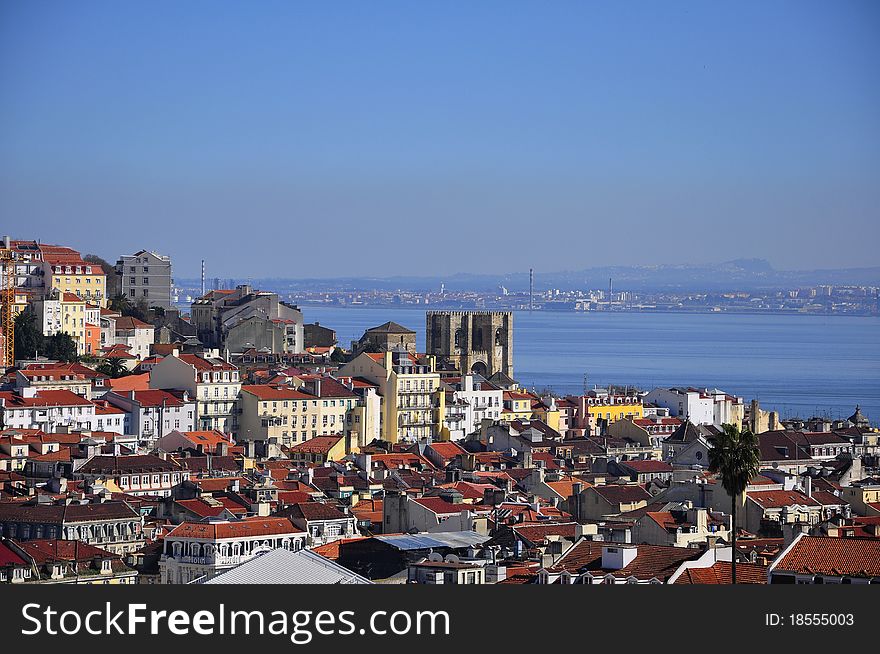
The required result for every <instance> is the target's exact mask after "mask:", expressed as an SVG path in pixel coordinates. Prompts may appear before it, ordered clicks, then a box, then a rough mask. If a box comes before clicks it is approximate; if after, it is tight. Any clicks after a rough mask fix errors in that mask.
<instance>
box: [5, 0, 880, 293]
mask: <svg viewBox="0 0 880 654" xmlns="http://www.w3.org/2000/svg"><path fill="white" fill-rule="evenodd" d="M48 8H51V10H48ZM878 33H880V5H878V4H877V3H875V2H868V1H864V2H859V1H849V2H841V3H827V2H786V1H777V2H746V3H737V4H735V5H729V6H722V5H718V4H709V3H696V2H693V3H676V4H674V5H668V4H663V5H660V4H656V3H647V2H644V3H633V4H626V5H619V4H614V5H604V4H600V3H583V2H577V3H574V2H572V3H566V2H562V3H554V4H553V5H550V6H548V5H539V4H534V3H521V2H513V3H503V4H502V3H492V2H488V3H481V4H479V5H475V6H467V7H464V6H462V7H456V8H451V7H448V6H439V5H437V6H432V5H424V4H419V5H411V4H408V3H398V2H383V3H376V4H372V5H370V6H369V8H367V7H365V6H363V5H359V4H357V3H340V4H335V5H333V6H329V5H317V4H316V5H306V4H293V3H284V2H263V3H259V4H258V5H254V4H249V3H242V2H211V3H207V2H196V1H194V2H188V3H170V2H157V3H150V4H133V3H132V4H127V3H126V4H121V3H110V2H95V1H91V2H89V1H86V2H78V3H65V2H47V3H39V4H35V3H30V2H15V1H10V2H5V3H3V5H2V7H0V82H2V84H3V89H4V98H5V101H4V103H3V105H2V106H0V149H2V152H3V153H4V154H3V156H2V157H0V222H2V225H3V228H2V230H0V231H2V232H3V233H9V234H10V235H12V236H13V237H15V238H20V239H30V238H39V239H42V240H43V241H45V242H58V243H63V244H66V245H70V246H71V247H75V248H78V249H81V250H82V251H83V252H84V253H86V252H91V251H95V252H94V253H95V254H98V255H100V256H102V257H104V258H106V259H107V260H108V261H110V262H111V263H113V262H115V260H116V258H117V257H119V256H120V255H124V254H131V253H132V252H134V251H136V250H137V249H140V248H148V249H152V250H155V251H157V252H159V253H161V254H166V255H170V256H171V257H172V259H173V261H174V274H175V276H176V277H181V278H194V277H197V276H198V275H199V264H200V260H201V259H202V258H205V259H207V260H208V261H209V278H213V277H214V276H221V277H223V278H230V277H231V278H241V279H245V278H261V277H324V278H326V277H340V276H351V275H366V276H377V277H387V276H394V275H397V274H419V275H426V276H427V275H440V276H443V275H452V274H454V273H456V272H459V271H460V272H468V273H476V274H480V273H499V272H516V271H520V270H523V269H524V270H527V269H528V267H530V266H532V267H534V268H535V269H536V270H541V271H561V270H579V269H583V268H590V267H598V266H605V265H643V264H663V263H676V262H683V263H684V262H687V263H707V262H711V261H727V260H732V259H738V258H750V257H757V258H763V259H766V260H768V261H770V262H771V264H772V265H773V266H774V267H775V268H777V269H780V270H809V269H823V268H855V267H869V266H873V265H876V236H877V234H878V230H877V227H876V225H877V222H878V221H877V215H876V213H877V207H878V206H880V88H878V86H877V84H876V79H878V77H880V75H878V73H880V39H878V38H877V35H878Z"/></svg>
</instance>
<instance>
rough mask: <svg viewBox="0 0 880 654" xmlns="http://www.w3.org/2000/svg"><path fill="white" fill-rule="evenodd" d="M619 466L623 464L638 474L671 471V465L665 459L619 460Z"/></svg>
mask: <svg viewBox="0 0 880 654" xmlns="http://www.w3.org/2000/svg"><path fill="white" fill-rule="evenodd" d="M619 464H620V465H621V466H625V467H627V468H630V469H631V470H634V471H635V472H636V473H638V474H649V473H652V472H672V466H671V465H670V464H668V463H666V462H665V461H655V460H653V459H640V460H633V461H620V462H619Z"/></svg>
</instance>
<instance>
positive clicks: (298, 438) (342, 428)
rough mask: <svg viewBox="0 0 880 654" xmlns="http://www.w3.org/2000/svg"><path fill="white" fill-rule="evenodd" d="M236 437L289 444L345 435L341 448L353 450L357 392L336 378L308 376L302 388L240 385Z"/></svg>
mask: <svg viewBox="0 0 880 654" xmlns="http://www.w3.org/2000/svg"><path fill="white" fill-rule="evenodd" d="M238 405H239V411H240V415H239V420H238V424H239V428H238V434H237V436H238V438H239V440H244V441H268V440H269V439H271V438H274V439H276V440H277V442H278V443H280V444H282V445H288V446H292V445H294V444H296V443H304V442H307V441H309V440H311V439H313V438H317V437H319V436H327V435H332V434H339V435H342V436H344V437H345V438H343V439H342V448H343V450H344V451H346V452H349V453H350V452H351V451H355V450H356V449H357V445H358V442H359V440H360V439H359V438H358V429H359V425H358V424H355V423H354V421H353V420H351V419H350V417H349V416H350V415H351V414H352V413H353V411H354V410H355V407H356V405H357V396H356V395H355V394H354V393H353V392H351V391H350V390H349V389H347V388H345V387H344V386H342V385H341V384H340V383H339V382H338V381H336V380H333V379H328V378H322V379H309V380H307V382H306V386H305V387H304V388H301V389H297V388H294V387H292V386H270V385H268V384H258V385H246V386H242V387H241V394H240V395H239V400H238Z"/></svg>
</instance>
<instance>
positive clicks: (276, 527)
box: [165, 518, 302, 540]
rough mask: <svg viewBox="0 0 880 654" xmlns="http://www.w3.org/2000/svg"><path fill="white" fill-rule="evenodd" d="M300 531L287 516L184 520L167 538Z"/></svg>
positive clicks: (272, 533) (274, 534)
mask: <svg viewBox="0 0 880 654" xmlns="http://www.w3.org/2000/svg"><path fill="white" fill-rule="evenodd" d="M298 533H302V530H301V529H299V528H298V527H295V526H294V525H293V523H291V522H290V520H288V519H287V518H244V519H242V520H236V521H234V522H184V523H181V524H179V525H177V526H176V527H175V528H174V529H172V530H171V532H169V533H168V535H167V536H165V538H197V539H201V540H220V539H224V538H247V537H248V536H281V535H284V534H298Z"/></svg>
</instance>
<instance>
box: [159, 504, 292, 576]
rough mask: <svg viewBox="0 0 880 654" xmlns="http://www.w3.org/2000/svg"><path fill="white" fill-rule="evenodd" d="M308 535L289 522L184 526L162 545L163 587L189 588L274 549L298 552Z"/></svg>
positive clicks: (245, 521)
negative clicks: (177, 585)
mask: <svg viewBox="0 0 880 654" xmlns="http://www.w3.org/2000/svg"><path fill="white" fill-rule="evenodd" d="M305 539H306V534H305V532H304V531H302V530H301V529H298V528H297V527H295V526H294V525H293V523H291V522H290V520H288V519H287V518H274V517H253V518H244V519H241V520H234V521H228V520H220V521H218V520H210V521H208V522H184V523H183V524H180V525H178V526H177V527H175V528H174V529H172V530H171V532H170V533H168V535H166V536H165V540H164V541H163V543H164V544H163V549H162V557H161V559H160V560H159V574H160V579H161V581H160V583H163V584H186V583H189V582H191V581H194V580H195V579H199V578H201V577H209V578H210V577H213V576H214V575H216V574H218V573H220V572H223V571H224V570H229V569H230V568H232V567H235V566H237V565H239V564H241V563H244V562H246V561H249V560H251V559H253V558H254V557H255V556H257V555H259V554H262V553H263V552H269V551H271V550H273V549H278V548H282V549H286V550H293V551H297V550H300V549H302V548H303V547H304V545H305Z"/></svg>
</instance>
